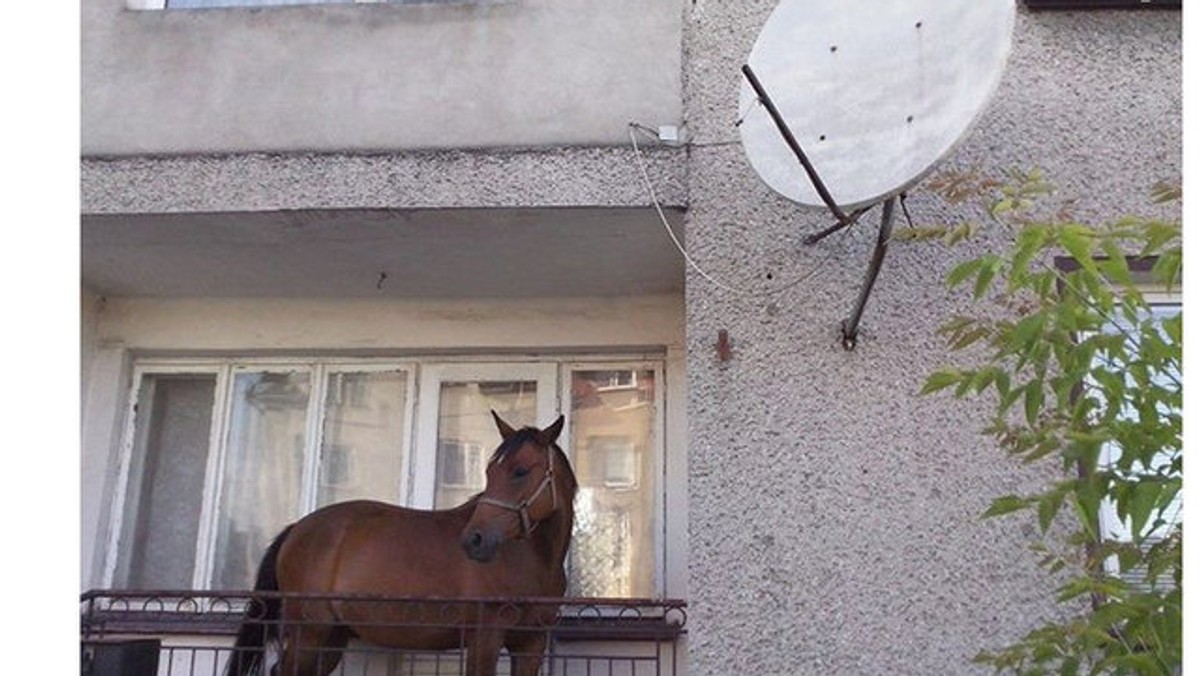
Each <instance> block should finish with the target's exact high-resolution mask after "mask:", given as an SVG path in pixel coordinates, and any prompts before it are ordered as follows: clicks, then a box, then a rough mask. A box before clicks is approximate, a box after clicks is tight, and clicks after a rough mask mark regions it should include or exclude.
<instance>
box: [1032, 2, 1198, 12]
mask: <svg viewBox="0 0 1200 676" xmlns="http://www.w3.org/2000/svg"><path fill="white" fill-rule="evenodd" d="M1025 6H1026V7H1028V8H1029V9H1033V10H1040V9H1046V10H1052V9H1076V10H1087V9H1180V8H1182V7H1183V0H1025Z"/></svg>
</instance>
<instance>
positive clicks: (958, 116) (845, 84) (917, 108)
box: [739, 0, 1016, 208]
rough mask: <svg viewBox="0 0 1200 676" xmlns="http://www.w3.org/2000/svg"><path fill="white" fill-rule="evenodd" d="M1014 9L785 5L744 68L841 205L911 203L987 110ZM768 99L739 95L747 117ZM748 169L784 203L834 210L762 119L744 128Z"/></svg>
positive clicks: (1006, 1)
mask: <svg viewBox="0 0 1200 676" xmlns="http://www.w3.org/2000/svg"><path fill="white" fill-rule="evenodd" d="M1015 15H1016V9H1015V6H1014V0H903V1H899V0H893V1H888V2H880V0H783V1H782V2H780V3H779V6H778V7H776V8H775V11H774V12H772V13H771V16H770V18H768V19H767V22H766V24H765V25H764V26H763V29H762V32H761V33H760V34H759V36H758V40H757V41H756V42H755V43H754V47H753V49H752V50H751V51H750V57H749V59H748V60H747V64H748V65H749V66H750V67H751V68H752V69H753V72H754V74H756V75H757V77H758V79H759V80H760V81H761V85H762V87H763V88H764V89H765V90H766V92H767V93H768V94H769V95H770V98H771V99H772V100H773V101H774V105H775V107H776V108H777V109H778V113H779V115H780V116H781V117H782V119H783V121H784V123H786V126H787V127H788V128H790V130H791V132H792V134H794V136H795V140H796V141H797V142H798V143H799V145H800V146H801V147H802V148H803V149H804V153H805V154H806V155H807V157H808V160H809V161H810V162H811V165H812V167H813V168H814V169H815V171H816V173H817V174H819V176H820V178H821V179H822V180H823V182H824V184H825V186H827V187H828V192H829V195H830V196H831V197H832V201H833V203H835V204H837V205H838V206H840V207H845V208H856V207H863V206H868V205H872V204H875V203H878V202H880V201H882V200H884V199H886V198H888V197H892V196H895V195H897V194H899V193H900V192H903V191H904V190H905V189H906V188H908V187H909V186H911V185H913V184H914V183H916V182H917V181H919V180H920V179H921V178H922V177H924V176H925V175H926V174H927V173H928V172H929V171H930V170H931V169H932V168H933V166H934V165H935V164H936V163H937V162H938V160H940V159H942V158H943V157H945V156H946V155H947V154H949V153H950V151H951V150H953V148H954V146H955V144H956V143H957V142H958V141H959V139H961V138H962V137H963V136H964V135H965V134H966V133H967V132H968V131H969V130H970V128H971V126H972V124H973V123H974V122H975V120H976V119H977V118H978V117H979V115H980V113H981V112H982V111H983V108H984V106H985V105H986V104H987V102H988V100H989V99H990V98H991V95H992V93H993V92H994V91H995V90H996V87H997V85H998V84H999V82H1000V77H1001V75H1002V73H1003V72H1004V65H1005V61H1006V60H1007V58H1008V53H1009V48H1010V45H1011V42H1012V30H1013V23H1014V21H1015ZM757 98H760V97H759V96H758V94H757V93H756V92H755V91H753V89H752V87H751V86H750V84H749V83H745V82H744V83H743V85H742V90H741V104H740V107H739V109H740V110H747V109H748V108H749V107H750V106H751V105H752V104H753V102H754V101H755V99H757ZM739 129H740V133H741V138H742V145H743V148H744V149H745V151H746V155H747V156H748V157H749V160H750V164H751V166H753V167H754V170H755V172H757V173H758V175H759V176H760V177H761V178H762V180H763V181H764V182H765V183H766V184H767V185H768V186H770V187H771V188H772V189H773V190H775V191H776V192H778V193H779V194H781V195H783V196H784V197H787V198H788V199H791V200H793V201H795V202H799V203H800V204H805V205H813V206H822V205H826V204H827V202H826V200H823V199H822V198H821V196H820V194H819V193H818V191H817V190H816V189H815V187H814V185H813V180H811V179H810V177H809V176H808V174H807V173H806V172H805V169H804V168H803V167H802V166H801V164H800V163H799V162H798V161H797V155H796V153H795V152H794V151H793V149H792V148H790V147H789V145H788V143H786V142H785V139H784V138H783V136H782V135H781V133H780V128H779V126H778V125H777V124H776V122H775V121H774V120H772V118H771V117H770V116H768V115H767V114H766V113H765V112H763V111H762V109H761V108H759V109H758V110H756V111H751V112H749V113H747V115H746V117H745V119H744V120H743V121H742V123H741V124H740V126H739Z"/></svg>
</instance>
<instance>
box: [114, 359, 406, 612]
mask: <svg viewBox="0 0 1200 676" xmlns="http://www.w3.org/2000/svg"><path fill="white" fill-rule="evenodd" d="M389 371H395V372H405V373H407V374H408V378H407V385H406V387H407V392H406V397H405V416H406V418H405V419H406V420H408V421H410V424H408V425H406V429H405V430H404V432H403V435H402V438H401V440H400V449H401V453H402V454H403V455H402V458H401V470H400V478H401V480H400V482H399V484H398V485H397V487H396V496H395V499H396V501H397V504H405V500H406V499H407V496H406V487H407V486H408V484H409V483H410V481H409V480H408V473H409V472H410V471H411V470H410V469H409V468H410V466H411V457H412V440H411V435H412V433H411V430H412V424H411V421H412V420H413V417H412V416H413V410H414V407H415V404H416V401H415V400H416V380H417V366H416V364H415V363H412V362H410V361H407V360H361V361H360V360H345V359H337V358H328V359H327V358H323V357H320V356H316V357H312V358H307V359H270V358H263V359H199V360H197V359H162V360H144V361H140V362H138V363H137V364H135V365H134V367H133V372H132V378H131V381H130V387H129V395H128V397H127V403H126V408H125V421H124V425H123V433H122V441H121V449H120V461H119V467H118V475H117V485H116V490H115V492H114V498H113V501H112V505H111V509H110V515H111V519H110V521H109V523H110V524H111V527H110V529H109V537H108V547H107V549H106V551H105V556H104V571H103V575H102V581H103V582H102V583H103V585H104V586H105V587H112V586H113V584H114V582H115V580H116V570H117V562H118V558H119V556H120V552H121V544H122V543H121V538H122V537H123V536H125V535H126V533H124V532H123V531H124V517H125V509H126V507H127V506H128V504H127V503H128V491H129V481H130V476H129V474H130V470H131V468H132V464H133V451H134V445H135V441H136V437H137V416H136V407H137V404H138V396H139V393H140V391H141V383H142V381H143V378H145V377H146V376H147V375H151V376H152V375H158V374H166V375H170V374H180V375H192V374H195V375H201V374H214V375H215V376H216V385H215V390H214V401H213V412H212V421H211V424H210V428H209V447H208V458H207V464H206V467H205V479H204V487H203V492H202V500H201V508H200V521H199V527H198V528H197V542H196V548H195V551H194V554H193V555H194V556H195V557H196V560H195V566H194V567H193V571H192V588H193V589H208V588H209V587H210V586H211V581H212V575H213V566H214V565H215V548H216V527H217V518H216V517H217V510H218V509H219V508H220V504H221V490H222V485H221V484H222V482H221V477H222V476H223V473H224V467H225V455H226V453H227V452H228V439H227V436H228V434H229V422H230V421H229V414H230V407H231V404H232V402H231V397H232V396H233V386H232V384H233V380H234V378H235V377H236V375H237V374H239V373H285V372H286V373H295V372H308V373H309V377H310V378H311V379H312V380H311V390H310V393H309V401H308V413H307V417H306V429H305V435H306V436H305V464H304V470H303V473H302V477H301V482H302V483H301V486H300V499H299V502H298V504H297V506H296V513H295V514H294V515H293V517H294V518H297V519H298V518H300V517H301V516H303V515H304V514H307V513H308V512H310V511H312V510H313V509H314V508H315V505H316V499H317V493H318V490H317V480H318V474H319V466H320V446H321V439H322V435H321V433H322V431H323V426H324V422H325V407H324V402H325V393H326V381H327V380H328V378H327V376H328V375H329V374H332V373H365V372H389Z"/></svg>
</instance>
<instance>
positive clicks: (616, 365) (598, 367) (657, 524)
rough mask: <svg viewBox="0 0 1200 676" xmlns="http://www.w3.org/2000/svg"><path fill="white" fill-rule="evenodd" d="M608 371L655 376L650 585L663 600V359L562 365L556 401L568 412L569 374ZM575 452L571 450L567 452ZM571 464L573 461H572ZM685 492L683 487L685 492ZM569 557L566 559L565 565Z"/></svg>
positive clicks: (567, 434) (566, 433) (568, 427)
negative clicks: (651, 374) (645, 373)
mask: <svg viewBox="0 0 1200 676" xmlns="http://www.w3.org/2000/svg"><path fill="white" fill-rule="evenodd" d="M609 370H614V371H615V370H633V371H653V372H654V380H655V383H654V402H653V405H654V413H655V415H654V444H653V446H654V457H653V459H652V460H653V467H654V468H655V470H656V476H655V477H654V478H655V481H656V482H657V484H658V485H657V490H655V491H654V507H653V510H654V523H652V524H651V529H652V532H653V533H654V577H653V579H652V581H651V583H650V587H651V589H652V590H653V591H654V594H655V595H656V596H658V597H659V598H665V597H666V591H667V583H666V578H667V574H668V572H667V548H668V543H669V542H670V539H669V537H670V534H669V533H668V532H667V528H668V524H667V515H666V505H667V502H668V501H667V486H668V481H669V479H670V477H669V476H668V473H667V464H668V463H667V436H666V430H667V408H666V403H667V396H666V395H667V393H666V390H667V374H666V359H665V358H664V359H661V360H630V361H603V360H599V361H582V360H578V361H577V360H572V361H567V362H564V363H562V364H561V365H560V368H559V385H560V387H561V388H562V389H561V393H560V395H559V401H561V402H563V406H564V408H569V407H570V404H571V380H572V374H573V373H574V372H575V371H609ZM573 422H574V416H572V415H568V416H567V419H566V422H565V424H564V425H563V431H562V438H564V439H570V438H571V434H572V430H573V428H572V425H573ZM572 452H574V448H571V449H569V450H568V457H570V455H569V454H570V453H572ZM572 462H574V459H573V458H572ZM684 490H685V491H686V487H685V488H684ZM569 561H570V557H568V562H569ZM567 575H568V577H569V576H570V570H568V571H567Z"/></svg>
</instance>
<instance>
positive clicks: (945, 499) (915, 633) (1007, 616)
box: [684, 0, 1181, 675]
mask: <svg viewBox="0 0 1200 676" xmlns="http://www.w3.org/2000/svg"><path fill="white" fill-rule="evenodd" d="M775 4H776V3H775V0H756V1H753V2H742V3H722V2H715V1H713V0H697V2H696V3H694V5H693V7H692V8H691V10H690V12H689V15H688V18H687V21H686V26H685V42H684V45H685V56H684V63H685V83H686V85H685V90H684V94H685V113H686V115H687V119H688V125H689V131H690V132H691V134H692V139H693V141H694V142H696V143H697V144H698V145H697V146H696V147H694V148H693V149H692V155H691V164H690V167H689V169H690V171H689V211H688V214H687V238H688V244H689V249H690V250H691V252H692V255H693V257H695V258H696V259H697V261H698V262H699V263H700V265H702V266H703V267H704V268H705V269H706V271H707V272H709V273H710V274H712V275H713V276H714V277H716V278H717V279H719V280H721V281H723V282H724V283H726V284H730V285H733V286H738V287H743V288H750V289H753V290H765V289H768V288H776V287H782V286H786V285H789V284H795V286H793V287H791V288H789V289H787V290H786V291H783V292H780V293H777V294H773V295H767V294H765V293H756V294H751V295H740V294H734V293H730V292H726V291H724V290H722V289H720V288H717V287H714V286H713V285H711V284H709V283H708V282H707V281H706V280H705V279H703V278H701V276H700V275H698V274H697V273H695V272H694V271H692V270H690V269H689V271H688V278H687V312H688V354H689V358H688V376H689V383H690V392H689V409H688V420H689V428H690V434H689V453H690V454H689V463H690V464H689V477H690V485H689V516H690V520H691V521H690V523H691V528H690V535H689V537H690V547H689V557H690V561H689V567H690V570H691V577H690V585H689V588H690V589H691V597H690V599H689V602H690V607H689V628H690V637H689V642H690V658H691V661H690V669H691V671H690V672H689V673H692V674H704V675H708V674H713V675H715V674H730V673H763V674H824V673H836V674H882V673H903V674H931V673H969V672H971V671H972V670H973V669H978V668H977V667H972V665H970V663H969V660H970V658H971V656H973V655H974V654H976V653H977V652H978V651H979V650H981V649H984V648H998V647H1000V646H1002V645H1004V643H1005V642H1007V641H1010V640H1012V639H1014V638H1015V637H1017V636H1019V635H1020V634H1022V633H1024V632H1025V631H1027V630H1028V629H1030V628H1032V627H1033V626H1035V625H1036V623H1037V622H1038V621H1039V619H1040V618H1042V617H1045V616H1047V615H1048V614H1050V613H1053V612H1055V610H1054V606H1053V603H1052V602H1051V601H1050V599H1051V598H1052V589H1053V584H1052V582H1051V581H1049V580H1047V579H1046V578H1045V577H1044V576H1043V574H1042V572H1041V571H1040V569H1038V568H1037V566H1036V559H1035V557H1034V556H1033V555H1032V554H1031V553H1029V551H1028V549H1027V545H1028V544H1029V543H1030V542H1032V541H1033V536H1034V534H1035V529H1034V525H1033V524H1032V523H1031V522H1030V521H1027V520H1024V521H1023V520H1022V519H1021V518H1019V517H1017V518H1010V519H1006V520H1001V521H991V522H987V523H983V522H980V521H979V519H978V515H979V514H980V513H981V512H982V511H983V510H984V509H985V508H986V506H987V504H988V502H989V500H990V498H992V497H994V496H998V495H1002V494H1005V493H1010V492H1020V491H1021V490H1022V489H1023V488H1025V487H1028V486H1031V485H1033V484H1032V483H1031V482H1035V481H1037V480H1038V479H1039V477H1038V476H1037V475H1036V474H1035V473H1031V472H1024V473H1022V472H1020V471H1018V470H1017V469H1016V467H1015V463H1013V462H1012V461H1011V460H1009V459H1007V458H1005V457H1003V456H1002V454H1001V453H1000V452H999V451H998V450H996V449H995V448H994V447H993V445H992V444H991V443H990V442H989V441H988V440H987V439H986V438H984V437H983V436H981V435H980V434H979V431H980V429H981V428H982V427H983V425H984V423H985V420H984V414H985V412H986V410H985V405H984V404H982V403H980V404H968V403H962V402H957V401H955V400H952V399H951V398H949V397H929V398H921V397H917V396H916V393H917V391H918V390H919V389H920V386H921V384H922V382H923V378H924V376H925V375H926V374H928V373H929V372H930V371H931V370H933V369H934V368H936V367H937V366H938V365H940V364H943V363H945V362H946V361H948V360H949V359H950V357H949V356H948V355H947V353H946V350H945V349H944V346H943V344H942V342H941V341H940V340H939V339H938V338H937V337H936V336H935V334H934V332H935V329H936V327H937V326H938V324H939V323H940V322H942V321H944V320H945V319H947V318H948V317H949V316H950V315H951V314H952V313H954V312H956V311H962V310H964V309H966V308H967V307H968V306H967V303H966V302H965V299H964V298H963V296H962V295H961V294H955V293H949V292H947V291H945V290H944V287H943V285H942V283H941V280H942V278H943V276H944V274H945V273H946V272H947V271H948V270H949V269H950V268H951V267H952V266H953V265H954V264H955V263H956V262H958V261H960V260H962V259H964V258H965V257H967V256H968V255H969V254H970V253H972V252H978V251H979V250H981V248H982V247H985V246H993V245H995V244H996V243H997V237H996V236H991V237H990V238H989V237H985V238H983V239H982V240H981V241H980V242H979V243H977V244H975V245H973V246H967V247H962V248H959V249H955V250H952V251H948V250H945V249H943V248H941V247H939V246H936V245H921V246H916V245H898V244H893V245H892V247H891V251H890V253H889V256H888V259H887V260H886V262H885V264H884V267H883V272H882V275H881V277H880V279H879V283H878V285H877V286H876V289H875V292H874V294H873V297H872V298H871V300H870V303H869V304H868V306H867V310H866V315H865V318H864V321H863V328H862V335H861V338H860V341H859V345H858V348H857V350H855V351H853V352H846V351H844V350H842V348H841V347H839V346H838V338H839V334H838V326H839V323H840V322H841V320H842V319H843V318H844V317H846V315H847V314H848V312H849V309H850V307H851V305H852V303H853V301H854V298H855V296H856V294H857V292H858V288H859V285H860V283H861V279H862V275H863V273H864V271H865V269H866V265H867V260H868V258H869V257H870V253H871V249H872V247H873V245H874V242H875V237H876V232H875V231H876V223H877V219H878V216H877V215H872V216H871V217H869V218H867V219H866V220H865V221H864V222H863V223H861V224H860V225H858V226H856V227H855V228H853V229H852V230H851V231H849V232H846V233H845V234H842V235H837V236H834V237H831V238H830V239H828V240H826V241H825V242H823V243H821V244H820V245H817V246H813V247H809V246H805V245H803V244H802V243H801V239H802V237H803V236H804V235H805V234H807V233H810V232H814V231H816V230H818V229H820V228H823V227H825V226H826V225H828V224H830V223H831V222H832V219H831V218H830V217H829V216H828V215H825V214H821V213H819V212H814V211H803V210H801V209H799V208H797V207H795V206H794V205H792V204H790V203H788V202H786V201H785V200H783V199H782V198H780V197H778V196H776V195H774V194H773V193H772V192H771V191H770V190H769V189H768V188H766V187H765V186H764V185H763V184H761V183H760V182H759V181H758V180H757V178H756V177H755V174H754V172H753V171H752V170H751V168H750V167H749V165H748V164H747V162H746V160H745V159H744V157H743V156H742V154H741V149H740V147H739V145H738V144H736V143H734V144H725V142H728V141H732V140H735V139H736V137H737V136H736V130H735V128H734V126H733V123H734V120H735V119H736V118H737V116H738V115H739V112H740V111H739V110H738V109H737V95H736V94H737V91H738V87H739V85H740V81H739V78H740V73H739V71H738V69H739V67H740V66H741V64H742V63H743V60H744V59H745V56H746V55H747V54H748V53H749V50H750V48H751V45H752V44H753V42H754V39H755V37H756V36H757V32H758V30H759V28H760V27H761V26H762V24H763V22H764V21H765V20H766V18H767V16H768V15H769V13H770V11H771V10H772V9H773V7H774V6H775ZM1180 83H1181V81H1180V15H1179V13H1178V12H1111V11H1109V12H1080V13H1042V14H1030V13H1026V12H1024V11H1023V10H1022V11H1021V12H1020V14H1019V16H1018V21H1017V26H1016V36H1015V43H1014V51H1013V54H1012V58H1011V61H1010V66H1009V68H1008V71H1007V73H1006V75H1005V77H1004V80H1003V83H1002V85H1001V88H1000V91H999V92H998V94H997V97H996V99H995V100H994V102H993V103H992V105H991V107H990V109H989V110H988V112H987V114H986V115H985V116H984V117H983V119H982V120H981V122H980V124H979V126H978V127H977V128H976V130H975V131H974V132H973V133H972V134H971V135H970V136H969V138H967V139H966V141H965V143H964V144H963V145H962V146H961V147H960V148H959V150H958V151H957V152H956V153H955V155H954V156H953V157H952V158H951V159H950V160H949V161H948V162H947V163H945V165H944V167H943V169H945V168H959V169H967V168H971V167H978V168H980V169H981V170H983V171H987V172H992V173H998V172H1000V171H1003V170H1004V169H1006V168H1009V167H1012V166H1030V165H1033V164H1037V165H1041V166H1043V167H1045V168H1046V170H1047V171H1048V173H1049V175H1050V177H1051V178H1052V179H1053V180H1055V181H1056V182H1057V183H1058V184H1059V185H1060V189H1061V193H1062V194H1063V195H1064V196H1077V197H1078V198H1079V199H1078V201H1077V202H1076V204H1075V206H1074V208H1075V210H1076V213H1078V214H1080V215H1081V216H1083V217H1089V218H1094V217H1099V216H1103V215H1109V216H1111V215H1117V214H1120V213H1123V212H1127V211H1132V210H1143V207H1144V206H1145V205H1146V204H1147V200H1146V199H1145V198H1144V196H1145V195H1146V194H1147V192H1148V189H1149V187H1150V186H1151V185H1152V184H1153V183H1154V182H1155V181H1157V180H1160V179H1166V180H1174V181H1178V180H1179V178H1180V174H1181V162H1180V147H1181V131H1180ZM908 205H909V210H910V212H911V213H912V215H913V218H914V221H915V223H916V224H918V225H920V224H922V223H924V224H931V223H939V222H944V221H945V219H956V220H958V219H970V218H978V217H979V216H980V213H979V211H978V210H977V209H968V208H966V207H961V208H950V207H947V206H945V205H944V204H942V203H941V202H940V201H938V200H936V199H933V198H931V197H930V196H929V195H928V194H927V193H924V192H923V191H922V189H921V188H920V187H917V188H916V189H914V190H913V191H912V196H911V198H910V199H909V204H908ZM897 227H898V228H903V227H906V226H905V225H904V222H903V220H900V221H899V222H898V223H897ZM806 275H807V277H805V276H806ZM722 329H725V330H728V331H729V335H730V338H731V341H732V348H733V357H732V359H731V360H730V361H728V362H722V361H721V360H719V359H718V353H717V350H716V349H715V344H716V341H717V334H718V332H719V331H720V330H722Z"/></svg>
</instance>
